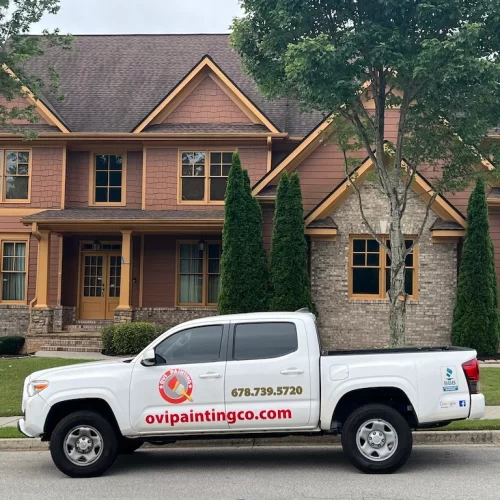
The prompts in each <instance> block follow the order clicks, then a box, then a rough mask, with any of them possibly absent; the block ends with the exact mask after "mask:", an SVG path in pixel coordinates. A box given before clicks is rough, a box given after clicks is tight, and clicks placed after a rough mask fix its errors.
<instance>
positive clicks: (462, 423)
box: [422, 419, 500, 431]
mask: <svg viewBox="0 0 500 500" xmlns="http://www.w3.org/2000/svg"><path fill="white" fill-rule="evenodd" d="M422 430H423V431H498V430H500V419H496V420H457V421H456V422H452V423H451V424H449V425H447V426H446V427H437V428H435V429H422Z"/></svg>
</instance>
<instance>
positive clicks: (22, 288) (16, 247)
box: [2, 241, 27, 302]
mask: <svg viewBox="0 0 500 500" xmlns="http://www.w3.org/2000/svg"><path fill="white" fill-rule="evenodd" d="M26 256H27V241H2V302H25V301H26V269H27V263H26Z"/></svg>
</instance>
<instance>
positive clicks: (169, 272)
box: [142, 234, 190, 307]
mask: <svg viewBox="0 0 500 500" xmlns="http://www.w3.org/2000/svg"><path fill="white" fill-rule="evenodd" d="M185 239H190V237H187V238H185ZM176 248H177V247H176V239H175V237H173V236H167V235H150V234H146V236H145V237H144V284H145V286H144V296H143V300H142V305H143V307H174V305H175V269H176V262H175V260H176V251H177V250H176Z"/></svg>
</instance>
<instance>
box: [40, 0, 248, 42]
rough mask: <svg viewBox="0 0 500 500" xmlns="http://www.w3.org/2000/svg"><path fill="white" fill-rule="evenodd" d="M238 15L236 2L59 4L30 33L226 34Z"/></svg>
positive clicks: (64, 0) (87, 0)
mask: <svg viewBox="0 0 500 500" xmlns="http://www.w3.org/2000/svg"><path fill="white" fill-rule="evenodd" d="M239 14H241V11H240V8H239V5H238V0H61V10H60V11H59V13H58V14H56V15H55V16H50V15H46V16H45V17H44V19H43V20H42V22H40V23H39V24H38V25H36V26H35V27H34V28H33V29H32V33H40V32H41V31H42V30H43V29H45V28H47V29H49V30H52V29H54V28H60V30H61V31H62V32H63V33H72V34H74V35H78V34H95V33H227V32H228V27H229V25H230V24H231V21H232V19H233V17H235V16H237V15H239Z"/></svg>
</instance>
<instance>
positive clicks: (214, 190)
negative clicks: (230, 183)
mask: <svg viewBox="0 0 500 500" xmlns="http://www.w3.org/2000/svg"><path fill="white" fill-rule="evenodd" d="M232 158H233V154H232V153H210V200H212V201H224V196H225V195H226V186H227V176H228V175H229V170H230V168H231V164H232Z"/></svg>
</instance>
